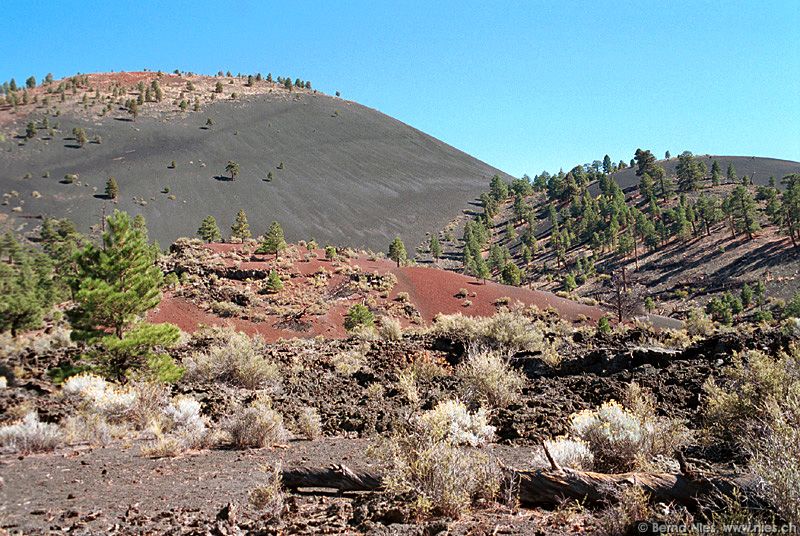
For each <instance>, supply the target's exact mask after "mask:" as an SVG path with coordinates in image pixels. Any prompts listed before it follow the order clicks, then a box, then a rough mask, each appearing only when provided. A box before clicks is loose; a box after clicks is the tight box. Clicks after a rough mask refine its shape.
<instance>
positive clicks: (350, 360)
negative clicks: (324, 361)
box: [331, 349, 364, 376]
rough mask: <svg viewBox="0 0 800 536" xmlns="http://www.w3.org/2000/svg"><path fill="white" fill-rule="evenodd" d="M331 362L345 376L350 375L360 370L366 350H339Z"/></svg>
mask: <svg viewBox="0 0 800 536" xmlns="http://www.w3.org/2000/svg"><path fill="white" fill-rule="evenodd" d="M331 362H332V363H333V368H334V370H336V372H338V373H339V374H342V375H344V376H350V375H351V374H355V373H356V372H358V370H359V369H360V368H361V366H362V365H363V364H364V352H363V351H362V350H358V349H355V350H348V351H345V352H339V353H338V354H336V355H334V356H333V358H332V359H331Z"/></svg>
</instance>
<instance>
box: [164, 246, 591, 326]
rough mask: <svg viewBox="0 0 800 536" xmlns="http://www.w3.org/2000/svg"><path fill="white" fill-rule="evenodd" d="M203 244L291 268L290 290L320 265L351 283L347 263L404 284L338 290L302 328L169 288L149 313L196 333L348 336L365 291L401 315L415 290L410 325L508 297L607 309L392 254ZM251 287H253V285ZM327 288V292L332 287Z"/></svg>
mask: <svg viewBox="0 0 800 536" xmlns="http://www.w3.org/2000/svg"><path fill="white" fill-rule="evenodd" d="M203 248H205V249H207V250H209V251H211V252H213V254H214V263H215V265H216V266H222V267H224V269H235V270H238V271H240V272H241V271H252V272H261V273H266V272H269V271H270V270H272V269H278V270H279V271H280V272H282V273H283V274H284V275H286V274H287V272H288V274H289V275H291V284H287V285H286V286H285V288H284V289H283V290H282V291H281V293H284V295H285V296H292V293H295V294H294V295H295V296H297V294H296V293H297V292H302V289H303V288H304V285H306V284H307V281H308V278H310V277H312V276H313V275H314V274H316V273H318V272H319V271H320V270H321V269H324V270H326V271H327V272H328V273H329V274H330V279H329V281H328V286H327V291H330V290H331V289H335V288H337V287H340V286H342V285H346V284H347V283H348V278H349V276H348V275H347V273H348V272H347V270H342V268H343V267H345V268H347V265H349V267H358V268H359V269H360V271H361V273H365V274H369V273H372V274H387V273H391V274H393V275H394V276H395V277H396V278H397V284H396V285H395V286H394V287H393V288H392V289H391V291H390V292H389V293H388V294H383V295H382V296H380V293H379V292H376V291H370V292H368V293H367V294H364V293H354V294H353V295H352V296H350V297H345V298H336V299H333V298H331V299H329V300H328V301H329V304H330V307H329V308H327V310H326V311H325V312H324V313H323V314H316V315H307V316H306V317H305V318H306V319H308V320H310V321H311V325H310V326H308V327H307V328H306V329H303V330H299V329H300V328H298V329H297V330H295V329H292V326H288V325H286V324H285V323H284V324H282V323H280V322H279V319H278V318H277V317H275V316H268V318H267V319H266V320H265V321H259V322H254V321H252V320H249V319H248V318H242V317H236V316H234V317H227V318H222V317H220V316H217V315H216V314H214V313H212V312H211V311H210V309H209V307H208V305H209V304H207V303H205V301H204V300H203V299H202V298H201V300H200V301H198V300H196V299H195V300H190V299H187V298H185V297H182V296H180V295H176V294H173V293H167V294H166V295H165V296H164V299H163V301H162V302H161V304H160V306H159V307H158V308H157V309H156V310H155V311H153V312H152V313H151V314H150V317H149V318H150V320H151V321H152V322H172V323H174V324H177V325H178V326H179V327H180V328H181V329H182V330H184V331H186V332H190V333H191V332H193V331H195V330H197V329H198V328H199V327H201V326H203V325H206V326H210V325H218V326H231V327H233V328H235V329H236V330H238V331H243V332H245V333H247V334H250V335H253V334H259V335H261V336H262V337H263V338H264V339H265V340H267V341H275V340H278V339H280V338H284V339H289V338H296V337H301V338H311V337H316V336H322V337H326V338H344V337H346V336H347V332H346V330H345V329H344V325H343V324H344V316H345V314H346V312H347V309H348V308H349V307H350V306H351V305H353V304H354V303H361V302H363V301H364V299H365V297H366V296H367V295H370V296H372V298H371V299H373V300H374V303H377V306H374V305H373V306H374V307H376V311H375V312H376V315H377V316H380V315H381V314H388V315H390V316H397V315H394V314H393V313H391V312H390V309H389V308H390V307H392V306H394V307H397V306H398V302H399V300H398V299H397V298H398V295H399V294H400V293H406V294H408V303H410V304H411V305H413V306H414V307H415V308H416V310H417V311H418V312H419V318H418V319H417V320H414V321H413V322H412V320H411V319H410V318H404V317H398V319H399V320H400V321H401V323H402V324H403V326H404V327H409V326H410V325H411V324H412V323H417V324H420V323H421V324H429V323H431V322H432V321H433V319H434V318H435V317H436V315H437V314H440V313H444V314H454V313H461V314H464V315H466V316H491V315H492V314H494V313H495V312H496V311H497V309H498V307H499V306H501V305H509V306H513V305H518V304H523V305H525V306H529V305H535V306H537V307H538V308H539V309H542V310H545V309H547V308H553V309H555V310H556V311H557V312H558V313H559V314H560V315H561V317H562V318H564V319H565V320H569V321H578V320H581V319H583V320H587V321H590V322H594V321H597V320H598V319H599V318H600V316H602V315H603V310H602V309H600V308H599V307H592V306H588V305H582V304H579V303H577V302H573V301H571V300H568V299H564V298H559V297H557V296H556V295H555V294H552V293H549V292H543V291H537V290H531V289H527V288H521V287H512V286H507V285H501V284H498V283H494V282H491V281H488V282H486V283H483V282H481V281H476V280H475V279H474V278H471V277H467V276H465V275H462V274H458V273H455V272H450V271H445V270H440V269H437V268H425V267H417V266H402V267H398V266H396V264H395V263H394V262H393V261H391V260H388V259H383V258H377V257H374V256H368V255H366V254H359V255H358V256H354V257H352V258H346V257H344V256H340V258H339V260H338V262H337V263H336V264H335V263H332V262H331V261H328V260H326V259H325V253H324V250H315V251H314V252H313V256H309V255H308V254H307V253H306V252H305V250H301V249H300V248H297V247H296V246H292V247H291V248H290V249H289V250H287V253H286V254H285V255H283V257H282V261H281V262H283V263H284V264H283V266H279V265H278V264H276V261H275V259H274V257H273V256H271V255H254V254H253V253H252V250H253V249H254V246H253V245H252V244H251V245H249V246H243V245H242V244H208V245H205V246H203ZM298 252H299V253H298ZM287 258H293V259H294V261H293V262H291V264H290V265H289V266H288V267H287V266H286V264H285V261H286V259H287ZM229 282H231V283H232V284H235V285H238V286H239V287H242V288H244V287H248V285H251V284H250V283H247V282H242V281H229ZM248 288H250V289H251V290H253V287H252V286H250V287H248ZM462 289H463V290H466V292H467V296H466V297H456V295H458V294H460V291H461V290H462ZM320 292H325V290H321V291H320ZM384 309H385V310H384Z"/></svg>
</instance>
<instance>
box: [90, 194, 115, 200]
mask: <svg viewBox="0 0 800 536" xmlns="http://www.w3.org/2000/svg"><path fill="white" fill-rule="evenodd" d="M93 197H94V198H95V199H102V200H103V201H113V200H114V198H113V197H111V196H110V195H108V194H94V196H93Z"/></svg>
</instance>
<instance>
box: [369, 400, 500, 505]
mask: <svg viewBox="0 0 800 536" xmlns="http://www.w3.org/2000/svg"><path fill="white" fill-rule="evenodd" d="M493 432H494V430H493V428H492V427H490V426H488V425H487V424H486V417H485V414H483V413H482V412H478V413H475V414H470V413H469V412H468V411H467V409H466V407H465V406H464V405H463V404H462V403H460V402H458V401H447V402H442V403H440V404H439V405H437V406H436V408H434V409H433V410H430V411H428V412H425V413H423V414H421V415H417V416H416V417H415V418H413V419H411V421H409V423H408V424H407V425H405V426H404V427H403V428H402V429H401V430H398V431H396V432H395V433H394V434H393V435H392V436H391V437H390V438H389V439H388V440H387V441H385V442H384V443H382V444H380V445H379V446H378V447H377V448H375V449H373V450H372V452H373V453H374V454H375V455H376V456H377V457H378V459H379V460H380V461H381V462H382V463H383V464H384V465H385V466H386V470H385V471H384V478H383V482H384V485H385V487H386V490H387V491H388V492H389V493H390V494H394V495H405V494H410V495H411V496H412V497H413V499H414V500H413V503H412V510H414V512H415V513H417V514H423V515H424V514H429V513H434V514H442V515H446V516H450V517H454V518H457V517H459V516H460V515H461V514H463V513H464V512H466V511H467V510H468V509H469V506H470V505H471V504H472V502H473V500H475V499H477V498H492V497H494V496H495V495H497V493H498V492H499V489H500V480H501V472H500V469H499V466H498V464H497V463H496V462H494V461H493V460H491V459H490V458H489V457H488V456H487V455H486V454H484V453H483V452H481V451H480V450H478V449H477V448H475V447H474V445H482V444H484V443H486V442H487V441H489V440H490V438H491V437H492V434H493Z"/></svg>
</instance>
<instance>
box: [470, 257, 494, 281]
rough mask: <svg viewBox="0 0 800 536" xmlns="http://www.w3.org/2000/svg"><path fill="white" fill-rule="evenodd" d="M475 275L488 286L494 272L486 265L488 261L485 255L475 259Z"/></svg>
mask: <svg viewBox="0 0 800 536" xmlns="http://www.w3.org/2000/svg"><path fill="white" fill-rule="evenodd" d="M473 270H474V271H473V275H474V276H475V278H476V279H480V280H482V281H483V283H484V284H486V280H487V279H488V278H489V276H491V275H492V272H491V271H490V270H489V266H488V265H487V264H486V259H484V258H483V255H478V256H477V257H476V258H475V262H474V264H473Z"/></svg>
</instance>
